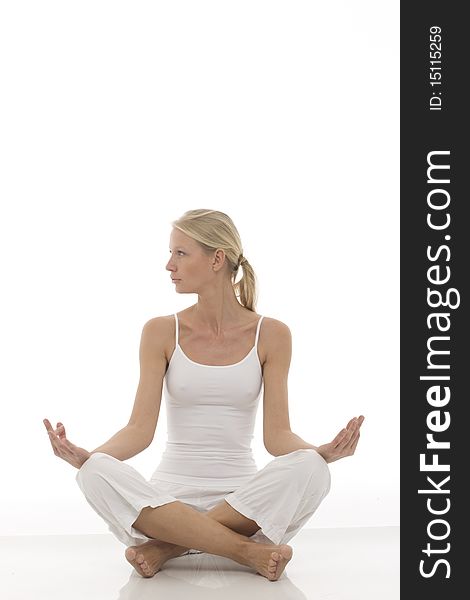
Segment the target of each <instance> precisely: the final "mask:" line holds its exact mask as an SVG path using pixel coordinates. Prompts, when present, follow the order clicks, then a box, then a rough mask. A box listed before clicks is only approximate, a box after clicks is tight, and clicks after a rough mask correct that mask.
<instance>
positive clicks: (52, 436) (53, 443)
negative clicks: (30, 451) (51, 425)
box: [48, 431, 59, 456]
mask: <svg viewBox="0 0 470 600" xmlns="http://www.w3.org/2000/svg"><path fill="white" fill-rule="evenodd" d="M48 433H49V441H50V442H51V446H52V449H53V450H54V454H55V455H56V456H59V450H58V448H57V441H56V437H55V434H54V432H53V431H48Z"/></svg>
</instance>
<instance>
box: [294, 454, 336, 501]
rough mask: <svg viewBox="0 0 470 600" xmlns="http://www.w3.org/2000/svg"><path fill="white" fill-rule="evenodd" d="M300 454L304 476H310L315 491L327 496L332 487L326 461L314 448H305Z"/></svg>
mask: <svg viewBox="0 0 470 600" xmlns="http://www.w3.org/2000/svg"><path fill="white" fill-rule="evenodd" d="M298 452H300V454H301V461H300V465H301V471H302V475H303V476H305V475H307V476H309V477H310V478H311V479H310V481H311V484H312V486H313V487H314V488H315V490H316V491H317V492H322V494H323V495H324V496H326V494H327V493H328V492H329V491H330V486H331V474H330V469H329V467H328V464H327V462H326V460H325V459H324V458H323V456H321V455H320V454H319V453H318V452H317V451H316V450H314V449H313V448H304V449H301V450H299V451H298Z"/></svg>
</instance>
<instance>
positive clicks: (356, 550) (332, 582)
mask: <svg viewBox="0 0 470 600" xmlns="http://www.w3.org/2000/svg"><path fill="white" fill-rule="evenodd" d="M289 544H290V545H291V546H292V547H293V549H294V555H293V557H292V559H291V560H290V562H289V564H288V565H287V567H286V569H285V571H284V573H283V574H282V576H281V577H280V579H279V580H278V581H268V580H267V579H266V578H265V577H262V576H260V575H256V573H255V572H254V571H252V570H250V569H249V568H247V567H245V566H243V565H239V564H238V563H236V562H234V561H232V560H230V559H227V558H223V557H220V556H215V555H213V554H206V553H202V554H191V555H186V556H181V557H179V558H174V559H171V560H169V561H168V562H167V563H166V564H165V565H164V567H163V568H162V569H161V570H160V571H159V572H158V573H157V574H156V575H155V576H154V577H152V578H143V577H141V576H140V575H138V573H137V572H136V571H135V570H134V568H133V567H132V566H131V565H130V564H129V563H128V562H127V561H126V559H125V557H124V550H125V546H124V545H123V544H121V543H120V542H119V541H118V540H116V538H114V536H112V535H111V534H100V535H83V536H80V535H70V536H66V535H62V536H56V535H51V536H31V537H29V536H11V537H0V597H1V598H5V600H30V599H31V600H43V599H44V600H45V599H47V600H59V599H60V600H63V599H64V598H66V599H67V600H150V599H152V600H155V599H161V598H171V599H172V600H180V599H181V600H183V599H184V600H187V599H188V598H191V600H211V599H214V600H215V599H217V600H222V599H223V600H241V599H242V598H243V594H245V596H244V597H245V598H249V599H250V600H260V599H266V600H277V599H279V600H294V599H295V600H305V599H307V600H356V599H357V600H376V598H378V597H379V598H380V599H381V600H398V599H399V528H398V527H368V528H348V529H304V530H302V531H301V532H300V533H299V534H298V535H296V536H295V538H293V539H292V540H291V541H290V542H289Z"/></svg>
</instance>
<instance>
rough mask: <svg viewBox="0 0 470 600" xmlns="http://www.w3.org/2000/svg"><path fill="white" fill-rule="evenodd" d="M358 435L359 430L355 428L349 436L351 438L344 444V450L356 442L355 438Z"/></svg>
mask: <svg viewBox="0 0 470 600" xmlns="http://www.w3.org/2000/svg"><path fill="white" fill-rule="evenodd" d="M359 436H360V432H359V430H356V431H355V432H354V433H353V435H352V436H351V439H350V440H349V442H348V443H347V444H346V446H345V447H344V450H346V451H347V450H350V449H351V448H352V447H353V445H354V444H357V439H358V438H359Z"/></svg>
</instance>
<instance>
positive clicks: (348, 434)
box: [317, 415, 364, 463]
mask: <svg viewBox="0 0 470 600" xmlns="http://www.w3.org/2000/svg"><path fill="white" fill-rule="evenodd" d="M363 421H364V416H363V415H361V416H359V417H354V418H352V419H351V420H350V421H349V423H348V424H347V425H346V429H342V430H341V431H340V432H339V433H338V435H337V436H336V437H335V439H334V440H333V441H332V442H330V443H329V444H323V445H322V446H319V447H318V448H317V452H318V454H320V456H323V458H324V459H325V460H326V462H327V463H330V462H334V461H335V460H339V459H340V458H345V457H346V456H352V455H353V454H354V452H355V451H356V446H357V443H358V442H359V435H360V433H359V430H360V428H361V425H362V423H363Z"/></svg>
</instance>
